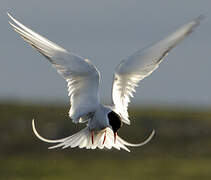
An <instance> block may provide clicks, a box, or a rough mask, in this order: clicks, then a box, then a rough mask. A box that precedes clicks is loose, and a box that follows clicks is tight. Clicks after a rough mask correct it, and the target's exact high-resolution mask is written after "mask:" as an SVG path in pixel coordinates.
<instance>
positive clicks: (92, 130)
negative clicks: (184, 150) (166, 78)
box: [8, 13, 202, 151]
mask: <svg viewBox="0 0 211 180" xmlns="http://www.w3.org/2000/svg"><path fill="white" fill-rule="evenodd" d="M8 16H9V17H10V19H11V20H12V21H13V23H12V22H9V23H10V25H11V26H12V27H13V29H14V30H15V31H16V32H17V33H18V34H19V35H20V36H21V37H22V38H23V39H24V40H25V41H26V42H28V43H29V44H30V45H31V46H32V47H34V48H35V49H37V50H38V51H39V52H40V53H41V54H43V55H44V56H45V57H46V58H47V59H48V60H49V62H50V63H51V64H52V66H53V67H54V68H55V69H56V70H57V72H58V73H59V74H60V75H61V76H62V77H63V78H64V79H65V80H66V81H67V86H68V95H69V97H70V104H71V107H70V111H69V116H70V118H71V119H72V120H73V122H74V123H84V122H88V123H87V126H86V127H85V128H84V129H82V130H81V131H79V132H77V133H76V134H74V135H72V136H69V137H67V138H63V139H59V140H49V139H45V138H43V137H42V136H40V135H39V134H38V132H37V130H36V128H35V124H34V120H33V121H32V127H33V131H34V133H35V135H36V136H37V137H38V138H39V139H40V140H42V141H45V142H48V143H58V144H57V145H55V146H52V147H50V149H52V148H57V147H62V148H67V147H71V148H73V147H77V146H78V147H79V148H87V149H95V148H97V147H98V148H100V149H103V148H108V149H111V148H112V147H114V148H116V149H118V150H120V149H124V150H126V151H130V150H129V149H128V148H127V146H142V145H144V144H146V143H148V142H149V141H150V140H151V139H152V137H153V136H154V133H155V131H154V130H153V131H152V133H151V135H150V136H149V137H148V138H147V139H146V140H145V141H144V142H143V143H140V144H131V143H128V142H126V141H125V140H123V139H122V138H120V137H119V136H117V135H116V133H117V131H118V129H119V128H120V127H121V125H122V123H121V122H124V123H126V124H130V120H129V115H128V110H127V109H128V104H129V102H130V98H131V97H133V93H134V92H135V88H136V87H137V86H138V83H139V82H140V81H141V80H142V79H144V78H145V77H147V76H149V75H150V74H151V73H152V72H153V71H154V70H155V69H157V68H158V66H159V64H160V63H161V62H162V60H163V59H164V58H165V57H166V56H167V55H168V53H169V51H170V50H171V49H172V48H173V47H175V46H176V45H177V44H178V43H179V42H180V41H181V40H183V39H184V38H185V37H186V36H187V35H188V34H190V33H191V32H192V31H193V28H194V27H196V26H198V25H199V23H200V20H201V19H202V18H201V16H200V17H198V18H196V19H194V20H192V21H190V22H189V23H187V24H185V25H184V26H182V27H181V28H179V29H178V30H177V31H175V32H174V33H172V34H170V35H169V36H167V37H166V38H164V39H163V40H161V41H159V42H158V43H156V44H155V45H153V46H151V47H150V48H147V49H144V50H139V51H137V52H135V53H134V54H132V55H131V56H129V57H128V58H126V59H124V60H122V61H121V62H120V64H119V65H118V66H117V67H116V71H115V74H114V80H113V88H112V99H113V105H112V106H105V105H103V104H101V103H100V100H99V83H100V73H99V71H98V70H97V68H96V67H95V66H94V65H93V64H92V63H91V62H90V61H89V60H88V59H86V58H83V57H80V56H78V55H76V54H73V53H71V52H68V51H67V50H65V49H64V48H62V47H60V46H58V45H57V44H55V43H53V42H51V41H49V40H48V39H46V38H44V37H42V36H41V35H39V34H37V33H35V32H34V31H32V30H30V29H29V28H27V27H26V26H24V25H23V24H21V23H20V22H19V21H17V20H16V19H14V18H13V17H12V16H11V15H10V14H9V13H8Z"/></svg>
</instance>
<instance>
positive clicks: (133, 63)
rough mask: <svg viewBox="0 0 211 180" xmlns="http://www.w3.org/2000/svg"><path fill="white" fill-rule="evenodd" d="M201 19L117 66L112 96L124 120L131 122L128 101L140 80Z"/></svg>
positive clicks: (147, 74)
mask: <svg viewBox="0 0 211 180" xmlns="http://www.w3.org/2000/svg"><path fill="white" fill-rule="evenodd" d="M201 19H202V17H201V16H199V17H198V18H196V19H194V20H192V21H190V22H189V23H187V24H185V25H183V26H182V27H180V28H179V29H178V30H177V31H175V32H174V33H172V34H170V35H169V36H167V37H166V38H164V39H163V40H161V41H159V42H158V43H156V44H155V45H153V46H151V47H150V48H147V49H145V50H139V51H137V52H135V53H134V54H132V55H131V56H129V57H128V58H127V59H124V60H122V61H121V62H120V64H119V65H118V66H117V67H116V72H115V74H114V80H113V89H112V98H113V103H114V105H115V109H116V111H117V112H118V113H120V114H121V116H122V117H123V122H125V123H127V124H130V120H129V119H128V112H127V108H128V103H129V102H130V97H133V93H134V92H135V87H137V86H138V83H139V81H141V80H142V79H144V78H145V77H147V76H149V75H150V74H151V73H152V72H153V71H154V70H155V69H157V68H158V66H159V64H160V63H161V62H162V60H163V59H164V58H165V57H166V56H167V55H168V52H169V51H170V50H171V49H172V48H173V47H175V46H176V45H177V44H178V43H179V42H180V41H182V40H183V39H184V38H185V37H186V36H187V35H189V34H190V33H191V32H192V31H193V29H194V28H195V27H196V26H198V25H199V23H200V20H201Z"/></svg>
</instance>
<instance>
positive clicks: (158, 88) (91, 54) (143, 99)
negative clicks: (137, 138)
mask: <svg viewBox="0 0 211 180" xmlns="http://www.w3.org/2000/svg"><path fill="white" fill-rule="evenodd" d="M210 7H211V1H209V0H202V1H198V0H177V1H169V0H156V1H152V0H139V1H138V0H105V1H103V0H102V1H99V0H83V1H82V0H75V1H73V0H68V1H64V0H60V1H52V0H45V1H41V0H36V1H27V0H19V1H12V0H7V1H6V0H2V1H1V4H0V22H1V35H0V36H1V38H0V39H1V43H0V52H1V53H0V99H8V98H9V99H16V100H19V101H37V102H39V101H52V100H59V101H61V102H62V101H64V102H68V97H67V90H66V83H65V81H64V80H63V79H62V78H61V77H60V76H59V75H58V74H57V73H56V71H55V70H54V69H53V68H52V67H51V66H50V65H49V63H48V62H47V61H46V60H45V59H44V57H42V56H41V55H40V54H38V53H37V52H36V51H35V50H33V49H32V48H31V47H30V46H29V45H27V44H26V43H25V42H24V41H23V40H22V39H21V38H20V37H19V36H18V35H17V34H16V33H15V32H13V30H12V29H11V28H10V26H9V25H8V17H7V15H6V11H9V12H10V13H11V14H12V15H13V16H14V17H15V18H17V19H18V20H20V21H21V22H22V23H23V24H25V25H27V26H28V27H30V28H31V29H33V30H35V31H36V32H38V33H40V34H41V35H43V36H45V37H47V38H48V39H50V40H51V41H53V42H55V43H57V44H59V45H61V46H62V47H64V48H66V49H68V50H70V51H72V52H75V53H77V54H80V55H81V56H84V57H87V58H89V59H91V61H92V62H93V63H94V64H95V65H96V66H97V68H98V69H99V70H100V72H101V75H102V81H101V88H100V91H101V97H102V99H103V101H105V102H110V100H111V97H110V95H111V85H112V76H113V72H114V69H115V66H116V65H117V64H118V63H119V62H120V60H121V59H123V58H125V57H127V56H129V55H130V54H132V53H133V52H134V51H136V50H138V49H142V48H144V47H147V46H149V45H150V44H153V43H154V42H156V41H158V40H160V39H162V38H163V37H165V36H166V35H168V34H169V33H171V32H172V31H174V30H175V29H176V28H178V27H179V26H180V25H182V24H184V23H185V22H187V21H189V20H191V19H193V18H195V17H197V16H199V15H200V14H204V15H205V16H206V19H205V20H204V21H203V22H202V24H201V26H200V27H198V28H197V29H196V31H195V32H194V33H193V34H191V36H190V37H188V38H187V39H185V40H184V41H183V42H182V43H181V44H179V45H178V46H177V47H176V48H175V49H173V50H172V51H171V53H170V54H169V56H168V57H167V58H166V59H165V61H164V62H163V63H162V64H161V66H160V67H159V68H158V69H157V70H156V71H155V72H153V73H152V74H151V75H150V76H149V77H148V78H146V79H144V80H143V81H142V82H141V83H140V86H139V88H137V93H136V94H135V99H133V101H132V102H133V103H134V104H136V103H140V104H144V103H157V104H160V103H161V104H165V103H170V104H177V105H178V104H190V105H198V106H200V105H209V106H210V105H211V93H210V92H211V83H210V82H211V80H210V77H211V71H210V68H211V59H210V57H211V56H210V54H211V36H210V32H211V11H210Z"/></svg>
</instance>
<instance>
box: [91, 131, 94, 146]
mask: <svg viewBox="0 0 211 180" xmlns="http://www.w3.org/2000/svg"><path fill="white" fill-rule="evenodd" d="M91 133H92V144H94V131H93V130H92V131H91Z"/></svg>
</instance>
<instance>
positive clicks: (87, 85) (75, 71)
mask: <svg viewBox="0 0 211 180" xmlns="http://www.w3.org/2000/svg"><path fill="white" fill-rule="evenodd" d="M8 16H9V17H10V19H11V20H12V21H13V23H12V22H9V23H10V25H11V26H12V27H13V29H14V30H15V31H16V32H17V33H18V34H19V35H20V36H21V37H22V38H23V39H24V40H25V41H26V42H28V43H29V44H30V45H31V46H32V47H34V48H35V49H37V50H38V51H39V52H40V53H41V54H42V55H44V56H45V57H46V58H47V59H48V60H49V62H50V63H51V64H52V66H53V67H54V68H55V69H56V70H57V72H58V73H59V74H60V75H61V76H62V77H63V78H64V79H65V80H66V81H67V84H68V92H69V96H70V103H71V108H70V111H69V115H70V117H71V118H72V119H73V121H74V122H75V123H77V122H78V121H79V118H80V117H81V116H84V115H87V114H88V113H91V112H93V111H95V109H96V107H97V106H98V103H99V95H98V89H99V79H100V75H99V72H98V70H97V69H96V67H95V66H94V65H93V64H92V63H91V62H90V61H89V60H88V59H85V58H83V57H80V56H78V55H75V54H73V53H70V52H68V51H67V50H65V49H64V48H62V47H60V46H58V45H57V44H55V43H53V42H51V41H49V40H48V39H46V38H44V37H42V36H41V35H39V34H37V33H35V32H34V31H32V30H31V29H29V28H27V27H26V26H24V25H23V24H21V23H20V22H19V21H17V20H16V19H15V18H13V17H12V16H11V15H10V14H9V13H8Z"/></svg>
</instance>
